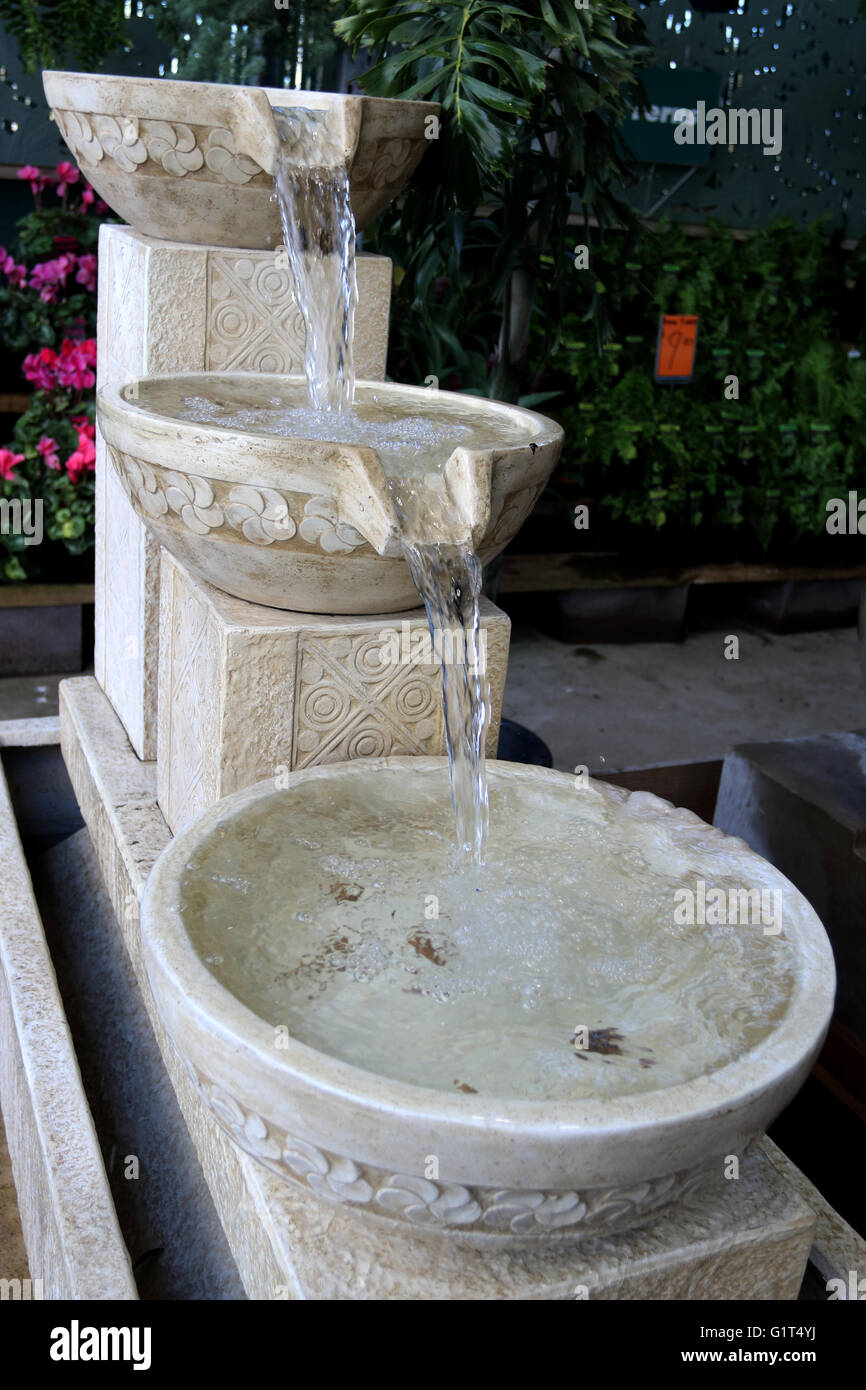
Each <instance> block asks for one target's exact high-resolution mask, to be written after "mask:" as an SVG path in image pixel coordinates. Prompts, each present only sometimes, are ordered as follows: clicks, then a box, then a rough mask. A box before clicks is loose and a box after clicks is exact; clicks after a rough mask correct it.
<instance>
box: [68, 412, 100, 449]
mask: <svg viewBox="0 0 866 1390" xmlns="http://www.w3.org/2000/svg"><path fill="white" fill-rule="evenodd" d="M72 423H73V425H74V426H75V428H76V430H77V431H78V439H79V442H80V441H81V439H82V437H83V438H84V439H95V438H96V426H95V425H94V423H93V421H92V420H89V419H88V418H87V416H86V415H73V417H72Z"/></svg>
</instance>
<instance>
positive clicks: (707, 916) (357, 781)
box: [142, 758, 834, 1245]
mask: <svg viewBox="0 0 866 1390" xmlns="http://www.w3.org/2000/svg"><path fill="white" fill-rule="evenodd" d="M488 770H489V783H490V813H491V832H490V843H489V851H488V856H487V862H486V864H485V866H484V869H483V870H479V869H476V868H472V867H471V866H470V867H463V868H461V867H455V863H454V858H453V848H452V845H451V839H452V833H453V832H452V823H453V815H452V811H451V806H450V796H449V779H448V768H447V762H446V761H445V760H444V759H438V758H436V759H427V758H390V759H384V760H370V761H357V762H352V763H340V764H333V765H330V766H322V767H315V768H312V769H309V770H305V771H302V772H298V773H295V774H292V775H291V776H290V778H289V779H288V781H289V785H288V786H283V787H280V788H277V787H275V786H274V784H273V783H271V782H262V783H259V784H257V785H255V786H253V787H250V788H248V789H246V790H244V791H241V792H238V793H236V794H234V795H232V796H229V797H227V798H225V800H223V801H222V802H220V803H218V804H217V805H215V806H213V807H211V808H210V809H209V810H207V811H206V812H205V813H204V814H203V815H202V816H201V817H200V818H199V819H198V820H197V821H196V822H195V823H194V824H193V825H192V826H190V827H189V828H188V829H187V830H185V831H184V832H183V833H182V834H181V835H179V836H178V837H177V838H176V839H175V840H174V841H173V842H172V843H171V844H170V845H169V847H168V848H167V849H166V850H165V852H164V853H163V854H162V855H161V856H160V858H159V860H158V861H157V864H156V865H155V867H154V869H153V872H152V874H151V877H150V879H149V881H148V884H147V887H146V891H145V895H144V900H143V903H142V937H143V947H144V953H145V960H146V964H147V970H148V975H149V979H150V982H151V986H152V989H153V993H154V997H155V999H156V1003H157V1007H158V1009H159V1012H160V1015H161V1017H162V1020H163V1023H164V1025H165V1027H166V1030H167V1032H168V1034H169V1036H170V1038H171V1039H172V1042H173V1044H174V1046H175V1048H176V1049H177V1052H178V1053H179V1055H180V1058H181V1060H182V1062H183V1065H184V1066H185V1068H186V1070H187V1072H188V1073H189V1075H190V1077H191V1078H192V1079H193V1081H194V1083H195V1085H196V1087H197V1089H198V1091H199V1093H200V1095H201V1097H202V1098H203V1100H204V1102H205V1104H206V1105H207V1106H209V1107H210V1109H211V1111H212V1112H213V1114H214V1115H215V1117H216V1119H217V1120H218V1121H219V1123H220V1124H221V1125H222V1126H223V1127H224V1129H225V1130H226V1131H227V1133H228V1134H229V1136H230V1137H231V1138H232V1140H234V1142H235V1143H236V1144H237V1145H238V1146H239V1147H240V1148H241V1149H243V1150H245V1151H246V1152H247V1153H249V1154H251V1155H252V1156H253V1157H254V1158H256V1159H258V1160H259V1161H260V1162H261V1163H263V1164H264V1165H266V1166H267V1167H268V1168H269V1169H270V1170H271V1171H272V1172H274V1173H276V1174H278V1175H280V1176H281V1177H282V1178H284V1179H285V1180H286V1182H288V1183H290V1184H292V1185H294V1186H295V1187H296V1188H300V1189H302V1190H304V1191H305V1192H307V1193H308V1194H312V1196H314V1197H315V1198H317V1199H321V1200H322V1201H324V1202H327V1203H332V1204H339V1205H340V1206H341V1207H343V1208H344V1209H346V1210H349V1211H351V1212H352V1213H354V1214H355V1215H356V1216H357V1218H358V1219H362V1220H370V1221H373V1220H375V1221H379V1222H383V1223H392V1229H394V1223H397V1225H398V1226H399V1227H400V1228H401V1229H403V1230H406V1229H407V1228H409V1229H414V1230H417V1231H419V1232H430V1233H438V1234H440V1235H449V1236H451V1237H452V1238H456V1239H460V1240H465V1241H470V1242H473V1243H482V1244H485V1245H487V1244H494V1245H509V1244H514V1245H516V1244H518V1243H522V1244H527V1243H543V1242H551V1241H558V1242H577V1241H580V1240H581V1239H582V1238H584V1237H586V1236H591V1235H598V1234H606V1233H608V1232H612V1231H620V1230H623V1229H627V1228H629V1227H634V1226H638V1225H640V1224H642V1223H644V1222H645V1221H647V1220H648V1219H650V1218H652V1217H654V1216H656V1215H657V1214H658V1213H659V1212H661V1211H662V1210H663V1209H664V1208H665V1207H666V1206H668V1205H670V1204H671V1203H673V1202H676V1201H678V1200H679V1199H681V1198H682V1197H683V1196H685V1195H686V1194H688V1193H689V1192H692V1191H695V1190H697V1189H699V1188H700V1187H701V1186H702V1185H703V1184H706V1183H707V1182H708V1181H712V1180H715V1178H716V1177H717V1175H719V1174H720V1173H721V1172H722V1171H723V1166H724V1165H725V1163H726V1162H728V1161H729V1160H730V1157H731V1156H732V1155H739V1154H741V1153H742V1152H743V1150H744V1149H745V1147H746V1146H747V1145H748V1144H749V1142H750V1141H751V1140H752V1139H754V1138H755V1137H756V1136H758V1135H759V1134H761V1133H762V1132H763V1131H764V1129H765V1128H766V1127H767V1125H768V1124H770V1122H771V1121H772V1120H773V1119H774V1117H775V1116H776V1115H777V1114H778V1113H779V1111H780V1110H782V1108H783V1107H784V1106H785V1105H786V1104H787V1103H788V1102H789V1101H790V1100H791V1098H792V1097H793V1096H794V1095H795V1093H796V1092H797V1090H798V1089H799V1087H800V1086H801V1084H802V1082H803V1081H804V1079H805V1077H806V1075H807V1073H808V1071H809V1069H810V1067H811V1065H812V1062H813V1060H814V1058H815V1056H816V1054H817V1052H818V1050H819V1048H820V1046H821V1043H822V1040H823V1037H824V1034H825V1031H826V1029H827V1026H828V1023H829V1019H830V1015H831V1011H832V1005H833V993H834V968H833V959H832V954H831V951H830V947H829V943H828V941H827V937H826V935H825V933H824V930H823V928H822V926H821V924H820V922H819V921H818V919H817V917H816V915H815V913H814V912H813V910H812V908H811V907H810V906H809V904H808V903H807V902H806V901H805V899H804V898H803V897H802V896H801V895H800V894H799V893H798V892H797V890H796V889H795V888H794V887H793V885H792V884H791V883H789V882H788V881H787V880H786V879H784V878H783V877H782V875H781V874H779V873H778V872H777V871H776V870H775V869H774V868H773V867H772V866H771V865H770V864H768V863H766V862H765V861H764V860H762V859H760V858H759V857H758V856H757V855H755V854H754V853H753V852H752V851H751V850H749V849H748V847H747V846H746V845H745V844H744V843H743V842H742V841H740V840H735V839H731V838H730V837H728V836H726V835H724V834H723V833H722V832H721V831H719V830H716V829H714V828H712V827H711V826H708V825H706V824H704V823H703V822H702V821H700V820H699V819H698V818H697V817H696V816H694V815H693V814H692V813H691V812H688V811H683V810H678V809H675V808H674V807H672V806H671V805H670V804H669V803H667V802H664V801H661V800H659V799H658V798H657V797H654V796H651V795H649V794H648V793H645V792H633V793H631V794H629V793H627V792H625V791H623V790H622V789H620V788H617V787H612V786H609V785H607V784H603V783H598V782H593V781H591V780H587V779H583V778H580V777H578V778H574V777H570V776H566V775H565V774H563V773H558V772H553V771H550V770H548V769H545V768H536V767H528V766H523V765H518V764H513V763H492V764H490V765H489V768H488Z"/></svg>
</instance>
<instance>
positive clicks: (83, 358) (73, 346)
mask: <svg viewBox="0 0 866 1390" xmlns="http://www.w3.org/2000/svg"><path fill="white" fill-rule="evenodd" d="M95 366H96V340H95V338H85V339H84V341H83V342H80V343H74V342H72V340H71V339H70V338H64V340H63V342H62V344H61V346H60V357H59V358H58V360H57V380H58V382H59V384H60V385H61V386H73V387H74V388H75V390H76V391H86V390H88V388H89V387H91V386H95V385H96V374H95V372H94V371H93V370H92V369H93V367H95Z"/></svg>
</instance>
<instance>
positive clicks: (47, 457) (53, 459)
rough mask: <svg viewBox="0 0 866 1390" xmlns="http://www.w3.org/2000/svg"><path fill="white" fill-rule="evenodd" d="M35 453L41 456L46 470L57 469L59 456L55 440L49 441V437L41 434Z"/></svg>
mask: <svg viewBox="0 0 866 1390" xmlns="http://www.w3.org/2000/svg"><path fill="white" fill-rule="evenodd" d="M36 451H37V453H39V454H41V455H42V462H43V463H44V464H45V467H46V468H59V467H60V455H59V454H58V452H57V440H56V439H51V438H50V436H49V435H47V434H43V436H42V438H41V439H40V441H39V443H38V444H37V445H36Z"/></svg>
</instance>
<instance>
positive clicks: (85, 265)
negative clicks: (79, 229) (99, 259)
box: [75, 255, 96, 291]
mask: <svg viewBox="0 0 866 1390" xmlns="http://www.w3.org/2000/svg"><path fill="white" fill-rule="evenodd" d="M75 281H76V284H78V285H83V286H84V288H85V289H86V290H91V291H93V290H95V289H96V257H95V256H93V255H90V256H79V257H78V271H77V272H76V276H75Z"/></svg>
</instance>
